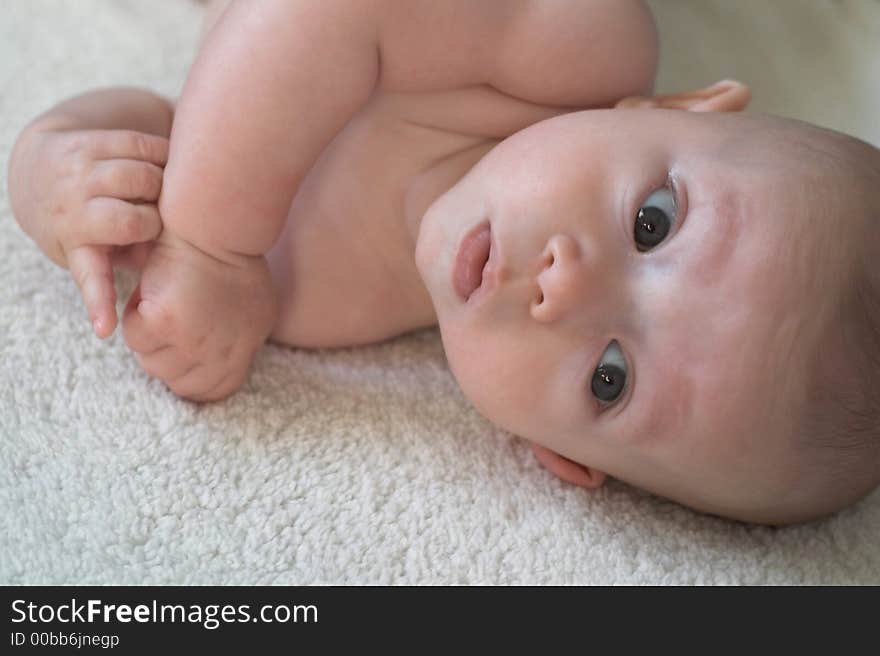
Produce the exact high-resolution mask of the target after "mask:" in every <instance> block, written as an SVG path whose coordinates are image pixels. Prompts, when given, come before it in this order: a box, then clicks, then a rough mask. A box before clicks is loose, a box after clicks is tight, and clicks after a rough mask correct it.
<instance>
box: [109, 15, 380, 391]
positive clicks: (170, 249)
mask: <svg viewBox="0 0 880 656" xmlns="http://www.w3.org/2000/svg"><path fill="white" fill-rule="evenodd" d="M372 4H373V3H372V2H369V1H363V2H356V3H352V2H348V1H345V0H324V1H322V2H319V3H316V2H306V1H302V2H294V1H292V0H265V1H263V2H259V3H257V2H242V3H234V4H233V5H231V7H230V8H229V9H228V10H227V12H226V14H225V15H224V16H223V17H222V18H221V19H220V21H219V23H218V24H217V26H216V27H215V28H214V29H213V31H212V32H211V34H210V35H209V37H208V39H207V41H206V43H205V45H204V47H203V49H202V51H201V53H200V55H199V57H198V59H197V61H196V63H195V64H194V66H193V69H192V71H191V73H190V76H189V78H188V80H187V83H186V86H185V88H184V91H183V93H182V96H181V98H180V100H179V102H178V104H177V108H176V113H175V122H174V127H173V129H172V135H171V151H170V155H169V160H168V165H167V166H166V169H165V177H164V181H163V189H162V194H161V197H160V199H159V210H160V213H161V215H162V220H163V226H164V229H163V232H162V234H161V236H160V238H159V240H158V241H157V245H156V247H155V248H154V249H153V250H152V252H151V255H150V259H149V260H148V261H147V263H146V266H145V268H144V271H143V275H142V278H141V283H140V285H139V288H138V290H136V292H135V294H134V295H133V297H132V299H131V300H130V302H129V306H128V308H127V309H126V314H125V318H124V329H125V337H126V341H127V343H128V344H129V346H130V347H131V348H132V350H133V351H134V352H135V353H136V356H137V357H138V360H139V362H140V363H141V365H142V366H143V368H144V369H145V370H146V371H147V372H148V373H150V374H151V375H154V376H156V377H158V378H160V379H162V380H163V381H164V382H165V383H166V384H168V385H169V387H170V388H171V389H172V390H173V391H174V392H176V393H177V394H179V395H181V396H185V397H187V398H191V399H194V400H213V399H217V398H222V397H223V396H226V395H228V394H230V393H232V392H233V391H235V390H236V389H237V388H238V387H239V386H240V385H241V384H242V382H243V381H244V379H245V377H246V374H247V370H248V368H249V366H250V363H251V360H252V358H253V355H254V354H255V353H256V351H257V350H258V349H259V348H260V346H261V345H262V343H263V342H264V341H265V339H266V338H267V336H268V334H269V332H270V331H271V329H272V326H273V323H274V319H275V315H276V311H277V310H276V299H275V293H274V290H273V288H272V283H271V278H270V276H269V271H268V265H267V263H266V259H265V257H264V255H265V253H266V252H267V251H268V250H269V249H270V248H271V247H272V245H273V244H274V243H275V241H276V239H277V238H278V236H279V234H280V231H281V229H282V227H283V224H284V221H285V219H286V217H287V213H288V210H289V208H290V204H291V201H292V199H293V196H294V194H295V192H296V190H297V187H298V185H299V183H300V182H301V180H302V179H303V177H304V176H305V175H306V173H307V172H308V170H309V169H310V168H311V166H312V164H313V163H314V161H315V160H316V159H317V157H318V156H319V154H320V152H321V150H322V149H323V148H324V147H325V146H326V145H327V143H329V141H330V140H331V139H332V138H333V137H334V136H335V134H336V133H337V132H338V131H339V130H340V129H341V128H342V127H343V126H344V124H345V123H346V122H347V121H348V120H349V118H350V117H351V116H352V115H353V114H354V113H355V112H356V111H357V109H358V108H359V107H360V106H361V105H362V104H363V103H364V102H365V101H366V99H367V98H368V97H369V96H370V94H371V93H372V91H373V89H374V87H375V85H376V81H377V79H378V73H379V51H378V47H377V35H376V31H375V28H374V21H373V19H372V15H373V14H372V13H371V11H370V9H371V5H372Z"/></svg>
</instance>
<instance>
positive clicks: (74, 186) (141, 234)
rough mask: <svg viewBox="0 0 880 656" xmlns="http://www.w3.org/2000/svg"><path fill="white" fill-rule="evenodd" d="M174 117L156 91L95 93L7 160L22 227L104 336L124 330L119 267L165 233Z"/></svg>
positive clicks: (34, 131)
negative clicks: (69, 280) (66, 274)
mask: <svg viewBox="0 0 880 656" xmlns="http://www.w3.org/2000/svg"><path fill="white" fill-rule="evenodd" d="M172 114H173V108H172V106H171V104H170V103H169V102H168V101H167V100H165V99H164V98H161V97H159V96H157V95H155V94H153V93H150V92H149V91H145V90H141V89H132V88H109V89H100V90H97V91H91V92H89V93H86V94H82V95H80V96H77V97H75V98H71V99H69V100H65V101H64V102H62V103H60V104H59V105H56V106H55V107H53V108H52V109H50V110H48V111H47V112H45V113H43V114H41V115H40V116H38V117H36V118H35V119H33V120H32V121H31V122H30V123H29V124H28V125H27V126H26V127H25V128H24V129H23V130H22V132H21V134H20V135H19V136H18V138H17V139H16V143H15V146H14V148H13V151H12V155H11V157H10V159H9V171H8V181H9V184H8V189H9V199H10V205H11V207H12V211H13V214H14V216H15V218H16V220H17V221H18V223H19V225H20V226H21V228H22V230H23V231H24V232H25V233H26V234H27V235H28V236H30V237H31V238H32V239H33V240H34V241H35V242H36V244H37V245H38V246H39V247H40V249H41V250H42V251H43V252H44V253H45V254H46V255H47V256H48V257H49V258H50V259H51V260H52V261H53V262H55V263H56V264H58V265H59V266H61V267H65V268H68V269H69V270H70V273H71V275H72V277H73V278H74V280H75V281H76V283H77V285H78V286H79V288H80V293H81V294H82V296H83V300H84V301H85V305H86V308H87V310H88V312H89V317H90V319H91V321H92V324H93V326H94V330H95V333H96V334H97V335H98V336H99V337H106V336H108V335H110V334H111V333H112V332H113V330H114V328H115V326H116V307H115V303H116V292H115V289H114V287H113V269H112V265H113V264H114V263H116V264H126V263H128V264H136V263H137V261H138V260H140V259H142V258H143V253H144V251H145V250H146V247H147V243H148V242H149V241H150V240H152V239H155V238H156V237H157V236H158V235H159V232H160V231H161V229H162V222H161V220H160V218H159V213H158V210H157V208H156V202H157V200H158V197H159V190H160V188H161V184H162V167H163V166H164V165H165V161H166V159H167V157H168V139H167V137H168V134H169V132H170V130H171V117H172ZM132 256H133V257H132Z"/></svg>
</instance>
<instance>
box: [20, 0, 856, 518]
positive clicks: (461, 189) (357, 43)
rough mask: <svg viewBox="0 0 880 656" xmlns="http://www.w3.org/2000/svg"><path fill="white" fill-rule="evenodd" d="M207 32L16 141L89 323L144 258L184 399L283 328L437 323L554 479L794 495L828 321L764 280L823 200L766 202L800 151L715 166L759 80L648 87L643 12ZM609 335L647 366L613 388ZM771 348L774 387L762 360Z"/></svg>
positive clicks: (257, 14) (318, 339)
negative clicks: (812, 369) (649, 228)
mask: <svg viewBox="0 0 880 656" xmlns="http://www.w3.org/2000/svg"><path fill="white" fill-rule="evenodd" d="M218 12H219V10H217V11H215V14H216V13H218ZM206 32H207V36H206V40H205V43H204V46H203V48H202V50H201V53H200V55H199V57H198V59H197V61H196V63H195V64H194V66H193V69H192V71H191V73H190V76H189V78H188V80H187V84H186V87H185V89H184V92H183V94H182V97H181V98H180V100H179V102H178V103H177V105H176V107H172V106H171V104H170V103H168V102H166V101H164V100H162V99H160V98H157V97H156V96H154V95H152V94H149V93H148V92H145V91H140V90H132V89H114V90H103V91H97V92H92V93H91V94H86V95H84V96H81V97H79V98H75V99H72V100H70V101H68V102H67V103H64V104H62V105H60V106H58V107H57V108H54V109H53V110H51V111H50V112H48V113H47V114H45V115H43V116H42V117H38V119H36V120H35V121H34V122H33V123H32V124H31V125H30V126H29V127H28V128H27V129H26V130H25V132H24V133H23V134H22V136H21V137H20V138H19V140H18V142H17V144H16V147H15V151H14V153H13V158H12V161H11V163H10V185H9V188H10V196H11V200H12V205H13V210H14V212H15V215H16V218H17V219H18V220H19V222H20V223H21V224H22V227H23V228H24V229H25V231H26V232H27V233H28V234H30V235H31V236H32V237H33V238H34V239H35V241H36V242H37V243H38V245H40V247H41V248H42V249H43V250H44V251H45V252H46V253H47V255H49V256H50V257H51V258H52V259H53V261H55V262H56V263H58V264H60V265H62V266H69V267H70V269H71V273H72V274H73V276H74V278H75V279H76V280H77V283H78V284H79V285H80V288H81V290H82V295H83V298H84V300H85V303H86V306H87V308H88V309H89V312H90V316H91V318H92V320H93V322H94V324H95V330H96V333H97V334H98V335H99V336H106V335H109V334H110V333H112V331H113V329H114V328H115V325H116V321H117V319H116V315H115V308H114V302H115V298H114V296H113V288H112V265H113V264H116V263H121V264H129V265H132V266H136V267H138V268H140V269H141V281H140V285H139V287H138V289H137V290H136V291H135V292H134V294H133V295H132V298H131V299H129V302H128V304H127V307H126V310H125V313H124V315H123V317H122V324H123V330H124V335H125V339H126V343H127V344H128V345H129V347H130V348H131V350H132V351H133V352H134V353H135V356H136V357H137V359H138V361H139V362H140V364H141V366H142V367H143V368H144V369H145V371H146V372H147V373H149V374H150V375H152V376H155V377H158V378H160V379H161V380H163V381H164V382H165V383H166V384H167V385H168V386H169V387H170V388H171V389H172V390H173V391H174V392H175V393H177V394H179V395H181V396H183V397H186V398H189V399H192V400H196V401H208V400H215V399H219V398H223V397H225V396H228V395H229V394H231V393H232V392H234V391H235V390H236V389H238V387H239V386H240V385H241V384H242V383H243V381H244V380H245V378H246V376H247V372H248V369H249V367H250V364H251V361H252V359H253V356H254V354H255V352H256V351H257V350H258V349H259V348H260V346H261V345H262V344H263V343H264V341H265V340H266V339H267V338H270V337H271V339H273V340H275V341H277V342H279V343H283V344H289V345H293V346H300V347H325V346H348V345H355V344H364V343H369V342H374V341H378V340H382V339H386V338H389V337H392V336H394V335H398V334H401V333H404V332H407V331H410V330H413V329H416V328H421V327H425V326H431V325H437V324H439V326H440V330H441V334H442V336H443V341H444V346H445V348H446V351H447V354H448V357H449V361H450V365H451V366H452V369H453V372H454V373H455V375H456V378H457V379H458V380H459V382H460V383H461V385H462V389H463V390H464V391H465V393H466V394H467V395H468V396H469V398H470V399H471V400H472V401H473V402H474V404H475V405H476V407H477V408H478V409H479V410H480V411H481V412H483V413H484V414H485V415H486V416H487V417H489V418H490V419H491V420H492V421H494V422H495V423H496V424H498V425H500V426H503V427H505V428H507V429H509V430H511V431H513V432H515V433H517V434H519V435H522V436H523V437H526V438H528V439H529V440H531V441H532V442H533V444H534V447H533V448H534V450H535V453H536V455H537V457H538V458H539V459H540V461H541V462H542V463H543V464H544V465H545V466H547V467H548V468H549V469H550V470H551V471H553V472H554V473H556V474H557V475H558V476H560V477H562V478H563V479H565V480H567V481H570V482H572V483H575V484H578V485H583V486H585V487H597V486H599V485H601V484H602V482H603V481H604V480H605V477H606V473H607V474H611V475H614V476H617V477H619V478H621V479H623V480H627V481H629V482H632V483H634V484H637V485H639V486H641V487H645V488H647V489H649V490H652V491H655V492H657V493H659V494H662V495H664V496H668V497H671V498H673V499H676V500H678V501H681V502H683V503H685V504H687V505H691V506H693V507H697V508H699V509H701V510H707V511H709V512H716V513H719V514H724V515H727V516H734V517H739V518H747V519H752V520H756V521H765V522H772V521H779V520H780V517H781V514H780V512H781V511H778V508H777V509H775V510H774V509H770V510H766V511H765V512H763V514H762V513H755V512H750V511H746V510H744V509H745V508H748V507H754V505H755V504H759V505H760V503H761V499H762V498H771V497H772V498H777V499H784V498H787V497H791V496H792V495H795V494H796V490H797V482H798V481H797V475H798V469H797V463H796V462H794V460H793V458H792V452H791V448H790V447H791V445H790V443H789V442H787V441H786V439H787V436H790V434H791V432H792V426H791V421H790V418H791V416H792V412H793V408H796V406H797V404H798V403H799V402H800V401H801V400H802V398H803V396H804V393H805V392H804V389H803V387H802V386H801V385H800V382H802V379H801V378H798V375H797V374H798V372H800V371H801V370H802V369H803V362H804V361H805V359H806V358H805V354H806V353H807V352H808V351H809V349H811V348H817V347H818V345H819V344H820V343H821V342H822V339H823V337H824V333H823V324H822V323H821V321H820V320H819V319H820V318H821V317H822V316H824V315H823V307H819V306H821V303H820V302H818V301H817V303H818V305H817V306H809V307H808V310H809V312H805V310H804V307H805V306H804V305H802V304H799V303H796V302H794V301H793V300H792V299H796V300H799V299H801V298H802V295H798V294H800V292H801V291H802V290H801V289H800V288H799V287H797V288H796V285H797V284H799V283H798V282H797V281H798V280H801V279H802V276H800V277H799V276H793V277H791V278H789V277H787V276H785V275H780V274H779V272H780V271H800V270H801V269H802V268H803V266H804V264H803V261H801V260H799V259H798V258H797V257H795V256H794V255H792V252H793V251H792V250H791V249H789V248H788V247H787V241H786V239H787V238H788V232H787V230H786V228H788V227H790V225H793V224H791V222H792V221H794V220H795V219H796V218H797V217H798V216H806V215H807V212H806V211H805V207H808V206H805V205H804V204H803V202H802V199H800V198H798V197H797V196H796V195H793V194H788V195H786V196H785V199H786V200H785V202H784V203H779V202H777V197H778V196H779V193H778V192H779V190H780V189H783V188H791V184H792V183H791V180H790V179H789V178H786V177H785V176H784V175H782V174H781V173H779V171H780V170H787V168H791V167H789V166H788V164H789V162H788V160H786V158H794V157H795V156H794V155H792V154H791V153H789V152H786V151H785V149H784V148H781V147H780V148H777V149H766V148H765V149H764V151H762V152H763V154H762V155H761V156H762V157H764V158H765V159H760V158H758V159H757V160H755V161H757V162H758V163H759V165H760V167H763V168H761V170H762V171H763V172H764V173H765V174H764V175H762V176H755V175H753V174H751V173H750V171H751V170H752V168H754V166H753V164H754V162H751V161H750V162H747V165H737V164H736V163H732V162H730V161H727V160H726V159H725V158H724V157H723V156H721V155H723V152H722V151H723V150H724V148H722V147H721V144H725V143H728V141H731V140H732V141H736V140H737V139H739V132H738V130H740V129H741V128H742V126H743V125H744V124H741V123H733V122H730V121H724V120H716V117H712V116H710V114H711V113H713V112H732V111H737V110H740V109H743V108H744V107H745V106H746V104H747V103H748V100H749V92H748V89H747V88H745V87H744V86H743V85H741V84H738V83H734V82H724V83H719V84H717V85H714V86H712V87H708V88H706V89H701V90H697V91H693V92H687V93H682V94H676V95H671V96H662V97H658V96H651V95H650V93H651V90H652V86H653V78H654V74H655V70H656V64H657V41H656V33H655V31H654V26H653V22H652V19H651V17H650V14H649V13H648V12H647V10H646V8H645V7H644V6H643V5H642V4H641V3H640V2H635V1H633V2H624V1H621V0H593V1H591V2H586V1H582V0H578V1H574V0H572V1H571V2H557V3H532V2H526V1H525V0H522V1H520V2H507V1H499V2H483V3H474V2H471V1H470V0H453V1H451V2H444V3H435V2H429V1H427V0H424V1H421V0H413V2H408V3H399V2H396V1H394V0H365V1H364V2H359V3H350V2H342V1H339V2H337V1H335V0H328V1H327V2H322V3H313V2H306V1H302V2H295V1H293V0H291V1H286V0H285V1H282V0H278V1H277V2H269V1H268V0H267V1H266V2H261V3H247V2H242V3H240V4H233V5H232V6H231V7H230V8H229V9H228V10H227V11H226V12H225V13H223V14H222V16H221V17H220V19H219V22H218V23H217V25H216V26H215V27H213V28H212V29H208V30H206ZM548 43H552V44H553V47H552V48H549V47H547V44H548ZM613 107H617V108H619V109H617V110H613V111H612V110H611V108H613ZM655 108H659V109H660V110H661V111H655ZM673 109H675V110H685V111H670V110H673ZM589 110H601V111H589ZM697 112H699V113H700V114H701V115H700V116H697V115H696V113H697ZM172 114H173V127H172V121H171V118H172ZM755 120H757V121H760V120H761V119H755ZM768 125H769V124H768ZM530 126H531V127H530ZM512 135H514V136H512ZM169 138H170V141H169ZM782 143H784V141H781V142H780V144H782ZM499 144H501V145H500V146H499ZM762 144H764V141H762V140H761V139H756V140H755V142H754V146H755V148H756V149H757V150H758V151H761V148H762V147H763V145H762ZM713 149H714V150H713ZM706 153H709V154H708V155H707V154H706ZM719 153H721V155H719ZM716 155H717V156H716ZM792 161H794V160H793V159H792ZM777 165H779V166H777ZM163 168H164V170H163ZM40 171H44V173H43V174H42V175H43V178H42V179H41V180H42V182H41V183H40V184H39V185H36V184H34V183H33V181H34V180H36V179H38V175H40ZM677 176H679V177H677ZM679 183H680V184H679ZM676 185H679V186H676ZM673 187H675V189H679V188H683V189H687V190H688V195H686V196H676V197H675V198H673V200H672V201H671V202H672V203H673V205H671V206H670V208H668V212H669V213H671V214H673V215H675V214H676V213H677V212H678V211H679V210H680V211H682V212H683V211H684V210H685V209H687V216H688V218H687V220H686V223H682V225H683V226H684V227H680V226H679V224H678V222H677V221H678V218H679V217H675V216H673V217H669V218H671V219H673V220H672V224H673V226H674V228H675V232H673V233H671V234H670V237H669V238H668V241H669V242H670V246H665V245H664V246H658V247H657V249H656V253H655V252H650V253H647V252H645V253H643V252H642V251H640V250H639V249H636V248H634V247H633V244H632V238H633V219H634V216H635V215H636V214H637V213H638V210H639V208H640V206H641V205H643V204H644V202H645V201H646V199H647V197H648V196H650V194H651V193H653V192H658V193H660V192H663V190H664V189H665V190H666V191H667V192H670V190H671V189H672V188H673ZM712 190H714V191H712ZM670 197H671V196H670ZM749 197H750V198H753V199H763V201H764V202H763V204H762V203H759V202H758V201H753V202H750V203H751V204H749V203H747V202H746V200H744V199H746V198H749ZM621 199H623V200H621ZM107 201H113V203H108V202H107ZM688 203H692V206H688ZM746 205H748V209H749V210H750V211H746V210H745V209H743V208H744V207H745V206H746ZM652 207H653V206H652ZM768 207H774V211H775V213H774V214H773V215H772V218H773V221H772V222H771V221H769V218H770V217H769V216H768V214H767V211H768V210H767V209H766V208H768ZM786 208H787V209H786ZM783 210H785V211H783ZM160 216H161V220H160V218H159V217H160ZM612 219H613V220H612ZM481 223H488V224H490V225H491V233H492V241H491V249H490V250H489V253H488V257H489V263H488V265H487V268H486V269H484V273H483V276H484V278H485V280H487V281H490V282H491V284H487V285H486V286H485V289H484V290H483V296H482V297H481V299H482V300H480V301H479V303H476V302H475V303H470V299H467V300H465V299H464V298H461V293H460V291H459V290H457V288H456V282H455V281H456V280H457V276H458V274H457V273H456V270H455V263H456V257H457V254H458V253H459V251H460V249H461V246H462V244H463V242H464V240H465V237H466V236H467V234H468V233H469V232H470V231H472V230H474V228H475V227H476V226H478V225H480V224H481ZM713 226H714V227H713ZM825 229H826V230H835V229H836V228H834V227H833V226H832V227H828V225H826V226H825ZM679 232H680V234H679ZM811 234H812V233H811ZM816 234H817V236H816V237H814V239H816V240H823V239H824V240H827V235H824V233H823V234H819V233H818V232H817V233H816ZM823 235H824V236H823ZM844 241H845V240H844ZM809 243H810V244H812V245H815V244H817V243H822V242H821V241H816V242H809ZM731 244H732V245H733V246H731ZM734 246H735V248H734ZM798 252H799V253H801V255H799V256H798V257H806V256H805V255H803V254H804V253H810V252H812V251H811V250H810V248H807V247H803V248H801V250H800V251H798ZM783 253H787V254H788V257H787V259H784V258H782V257H780V254H783ZM846 256H847V253H845V252H843V251H841V253H840V254H839V259H840V260H841V261H844V260H845V259H846ZM774 258H776V259H774ZM768 263H771V264H774V263H775V265H776V266H775V268H774V267H770V265H769V264H768ZM768 267H769V268H768ZM459 277H460V276H459ZM766 280H771V281H774V284H766V283H765V281H766ZM661 283H662V284H661ZM828 291H829V292H833V290H828ZM721 293H723V295H725V297H726V298H727V299H728V302H727V303H725V304H721V303H719V302H717V299H718V298H719V294H721ZM813 293H815V289H814V290H813ZM817 298H819V299H820V300H821V298H822V296H821V295H819V296H817ZM768 308H772V310H773V312H775V313H776V314H775V315H773V314H772V313H768V312H767V310H768ZM696 316H698V317H700V319H701V321H700V322H697V323H695V322H694V320H693V319H694V317H696ZM807 317H810V319H809V320H808V318H807ZM817 317H818V318H817ZM795 337H797V339H795ZM795 343H796V344H798V345H799V346H798V348H794V347H792V346H791V344H795ZM611 344H617V346H616V347H614V348H617V349H618V350H617V351H615V352H614V353H612V355H611V356H608V357H609V358H610V360H611V361H614V362H618V364H620V367H621V368H623V369H627V368H629V373H630V374H631V375H630V376H629V378H628V381H629V382H628V385H627V386H625V387H624V388H622V390H621V392H620V399H622V400H621V401H620V402H618V399H617V398H615V399H614V400H613V402H607V401H601V402H598V401H597V400H596V399H594V398H591V397H590V384H589V378H590V376H591V375H592V374H593V373H594V371H595V370H596V367H597V365H598V364H599V363H600V362H603V361H604V359H606V355H607V354H608V353H609V352H611V351H609V349H610V348H611V346H610V345H611ZM743 344H748V345H751V348H749V349H746V348H743V347H742V345H743ZM612 350H613V349H612ZM768 353H769V354H770V355H772V358H775V359H773V360H772V362H773V363H774V365H776V367H775V368H772V367H771V370H772V371H774V372H776V373H777V374H778V375H779V376H780V377H779V378H778V379H775V378H774V381H775V383H778V384H777V385H776V388H775V391H774V396H773V397H772V398H773V403H770V402H768V400H767V397H765V396H762V395H760V394H758V393H756V391H755V389H754V387H752V386H751V378H750V375H749V374H750V372H752V371H755V370H756V369H758V368H760V367H761V366H762V365H764V364H766V362H767V361H768V359H767V358H768V357H769V356H768ZM779 372H784V373H786V374H788V375H787V376H783V375H782V374H781V373H779ZM636 380H638V383H639V384H638V387H636V386H635V383H634V382H633V381H636ZM634 390H638V391H637V392H634ZM731 390H734V391H735V393H731ZM646 427H651V430H647V428H646ZM707 434H711V435H714V436H715V438H714V439H712V440H709V441H707V440H705V439H701V438H703V437H705V435H707ZM769 436H779V437H778V438H771V437H769ZM652 438H653V439H652ZM765 507H766V505H765ZM774 513H775V514H774ZM792 517H793V516H792ZM800 518H802V517H796V518H795V519H800Z"/></svg>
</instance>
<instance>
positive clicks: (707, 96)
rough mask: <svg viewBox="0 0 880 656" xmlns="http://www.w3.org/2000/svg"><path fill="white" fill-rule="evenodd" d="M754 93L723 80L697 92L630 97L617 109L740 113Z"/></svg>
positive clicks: (617, 105)
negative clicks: (634, 108) (636, 108)
mask: <svg viewBox="0 0 880 656" xmlns="http://www.w3.org/2000/svg"><path fill="white" fill-rule="evenodd" d="M751 99H752V92H751V91H750V90H749V88H748V87H747V86H746V85H745V84H743V83H742V82H737V81H736V80H721V82H716V83H715V84H713V85H712V86H710V87H703V88H702V89H697V90H696V91H685V92H682V93H673V94H670V95H668V96H652V97H650V98H645V97H642V96H630V97H628V98H624V99H623V100H621V101H620V102H618V103H617V104H616V105H615V107H660V108H663V109H685V110H688V111H691V112H738V111H741V110H743V109H745V108H746V106H747V105H748V104H749V101H750V100H751Z"/></svg>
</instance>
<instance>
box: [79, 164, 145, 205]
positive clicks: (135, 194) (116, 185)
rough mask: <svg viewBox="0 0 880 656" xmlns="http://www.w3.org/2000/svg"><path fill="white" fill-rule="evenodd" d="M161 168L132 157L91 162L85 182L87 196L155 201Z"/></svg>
mask: <svg viewBox="0 0 880 656" xmlns="http://www.w3.org/2000/svg"><path fill="white" fill-rule="evenodd" d="M162 173H163V169H162V168H161V167H159V166H156V165H155V164H151V163H150V162H143V161H138V160H135V159H105V160H102V161H100V162H98V163H97V164H95V167H94V169H92V172H91V175H90V176H89V180H88V183H87V184H86V193H87V194H88V195H89V196H109V197H111V198H121V199H123V200H140V201H145V202H155V201H157V200H158V199H159V192H160V191H162Z"/></svg>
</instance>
